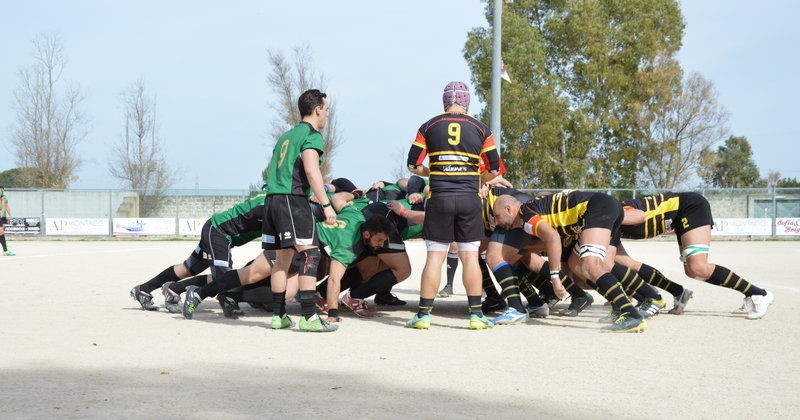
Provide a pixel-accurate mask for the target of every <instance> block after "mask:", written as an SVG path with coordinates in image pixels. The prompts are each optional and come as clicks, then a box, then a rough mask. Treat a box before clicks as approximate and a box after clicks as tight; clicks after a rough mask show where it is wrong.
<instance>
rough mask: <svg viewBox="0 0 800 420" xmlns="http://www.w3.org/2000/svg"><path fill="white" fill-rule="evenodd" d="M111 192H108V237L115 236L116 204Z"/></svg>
mask: <svg viewBox="0 0 800 420" xmlns="http://www.w3.org/2000/svg"><path fill="white" fill-rule="evenodd" d="M112 201H113V198H112V193H111V190H108V236H109V237H111V236H112V235H113V234H114V204H113V202H112Z"/></svg>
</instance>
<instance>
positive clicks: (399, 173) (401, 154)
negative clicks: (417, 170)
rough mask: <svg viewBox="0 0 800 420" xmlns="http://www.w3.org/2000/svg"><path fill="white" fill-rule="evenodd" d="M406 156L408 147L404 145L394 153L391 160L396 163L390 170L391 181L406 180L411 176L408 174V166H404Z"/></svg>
mask: <svg viewBox="0 0 800 420" xmlns="http://www.w3.org/2000/svg"><path fill="white" fill-rule="evenodd" d="M407 156H408V147H407V146H404V145H400V146H398V147H397V149H396V150H395V151H394V157H393V159H392V160H394V161H395V162H397V164H396V165H395V167H394V168H393V169H392V174H391V175H392V180H393V181H394V180H396V179H401V178H408V177H409V176H411V173H410V172H408V165H406V158H407Z"/></svg>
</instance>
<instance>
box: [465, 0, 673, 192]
mask: <svg viewBox="0 0 800 420" xmlns="http://www.w3.org/2000/svg"><path fill="white" fill-rule="evenodd" d="M491 14H492V7H491V4H487V7H486V18H487V21H488V22H489V25H490V27H489V28H474V29H472V30H471V31H470V32H469V34H468V38H467V42H466V44H465V47H464V57H465V58H466V60H467V64H468V65H469V66H470V69H471V71H472V79H473V84H474V85H475V92H476V94H477V96H478V97H480V98H481V99H482V100H483V101H484V102H486V103H488V102H490V101H489V100H490V97H491V53H492V51H491V33H492V29H491V22H492V16H491ZM683 27H684V23H683V18H682V17H681V13H680V8H679V6H678V3H677V2H676V1H674V0H598V1H563V0H549V1H548V0H515V1H514V2H513V3H505V4H504V9H503V42H502V50H503V60H504V62H505V64H506V66H507V68H508V70H509V73H510V74H511V77H512V78H513V79H514V83H513V84H511V85H508V84H504V87H503V89H504V92H503V98H502V109H503V115H502V126H503V132H502V140H503V157H504V159H505V160H506V161H507V163H508V165H507V166H508V167H509V174H508V177H509V178H510V179H511V180H512V181H514V182H516V183H517V184H519V185H521V186H530V185H527V184H533V185H536V186H548V187H566V186H576V187H609V186H617V187H630V186H634V185H635V184H636V174H637V161H638V159H639V149H638V147H637V145H638V142H639V140H640V139H641V138H642V134H641V130H639V128H638V127H639V125H638V116H637V110H638V108H639V106H640V104H642V103H644V102H646V101H647V100H650V98H651V97H652V96H653V92H652V89H651V87H650V85H649V84H648V79H649V75H651V74H652V73H653V72H655V71H656V70H655V66H654V63H655V61H656V60H657V59H658V57H671V56H672V55H674V54H675V52H676V51H677V50H678V49H679V48H680V45H681V38H682V35H683ZM487 116H488V109H485V110H484V111H483V112H482V113H481V114H479V118H481V119H482V120H484V121H486V120H488V118H487Z"/></svg>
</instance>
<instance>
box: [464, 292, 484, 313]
mask: <svg viewBox="0 0 800 420" xmlns="http://www.w3.org/2000/svg"><path fill="white" fill-rule="evenodd" d="M467 303H469V313H470V314H472V315H477V316H479V317H482V316H483V310H482V309H481V297H480V295H478V296H469V295H467Z"/></svg>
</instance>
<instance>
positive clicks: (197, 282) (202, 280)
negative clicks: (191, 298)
mask: <svg viewBox="0 0 800 420" xmlns="http://www.w3.org/2000/svg"><path fill="white" fill-rule="evenodd" d="M209 277H210V276H208V275H206V274H203V275H200V276H194V277H189V278H188V279H183V280H181V281H178V282H175V283H172V284H171V285H170V286H169V290H172V291H173V292H175V293H177V294H181V293H183V292H185V291H186V288H187V287H189V286H197V287H203V286H205V285H206V283H208V278H209Z"/></svg>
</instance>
